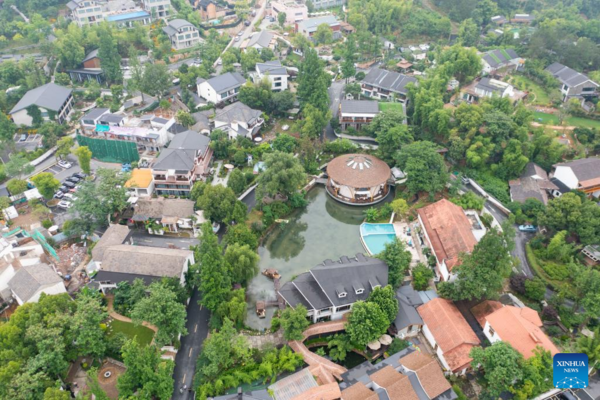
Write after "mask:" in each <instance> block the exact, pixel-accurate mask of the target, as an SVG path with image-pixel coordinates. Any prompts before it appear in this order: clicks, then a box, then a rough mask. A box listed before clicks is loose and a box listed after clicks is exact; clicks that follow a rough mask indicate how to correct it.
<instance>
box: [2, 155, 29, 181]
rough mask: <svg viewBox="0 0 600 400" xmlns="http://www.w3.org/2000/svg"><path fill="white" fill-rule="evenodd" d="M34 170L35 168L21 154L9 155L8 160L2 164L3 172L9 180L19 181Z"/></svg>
mask: <svg viewBox="0 0 600 400" xmlns="http://www.w3.org/2000/svg"><path fill="white" fill-rule="evenodd" d="M34 170H35V167H34V166H33V165H31V164H30V163H29V160H28V159H27V158H25V156H23V155H22V154H13V155H11V157H10V160H8V162H7V163H6V164H4V171H6V174H7V175H8V176H10V177H11V178H17V179H21V178H22V177H23V176H24V175H29V174H31V173H32V172H33V171H34Z"/></svg>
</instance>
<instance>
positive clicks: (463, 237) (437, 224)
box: [417, 199, 486, 281]
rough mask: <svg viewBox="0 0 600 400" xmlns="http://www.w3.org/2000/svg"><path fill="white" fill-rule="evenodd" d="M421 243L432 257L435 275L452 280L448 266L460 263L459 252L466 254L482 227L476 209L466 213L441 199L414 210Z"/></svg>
mask: <svg viewBox="0 0 600 400" xmlns="http://www.w3.org/2000/svg"><path fill="white" fill-rule="evenodd" d="M417 213H418V218H419V224H420V225H421V228H422V229H421V230H422V233H423V236H424V237H423V241H424V242H425V245H426V246H427V247H429V248H430V249H431V254H433V256H435V259H436V271H435V272H436V275H437V278H438V279H441V280H443V281H452V280H454V279H456V275H455V274H453V273H452V269H453V268H454V267H456V266H458V265H460V262H461V261H460V255H461V254H463V253H470V252H472V251H473V249H474V248H475V245H476V244H477V241H478V240H479V239H481V238H482V237H483V235H485V232H486V229H485V228H484V227H483V224H482V223H481V221H480V220H479V217H478V216H477V213H476V212H470V213H468V214H467V213H466V212H465V211H464V210H463V209H462V208H461V207H459V206H457V205H456V204H454V203H452V202H450V201H448V200H446V199H442V200H440V201H437V202H435V203H433V204H430V205H428V206H426V207H423V208H420V209H418V210H417Z"/></svg>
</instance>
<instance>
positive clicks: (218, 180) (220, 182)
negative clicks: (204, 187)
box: [212, 161, 233, 187]
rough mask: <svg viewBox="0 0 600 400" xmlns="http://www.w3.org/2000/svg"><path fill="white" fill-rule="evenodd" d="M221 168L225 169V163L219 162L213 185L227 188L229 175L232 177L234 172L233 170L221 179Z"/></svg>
mask: <svg viewBox="0 0 600 400" xmlns="http://www.w3.org/2000/svg"><path fill="white" fill-rule="evenodd" d="M221 168H224V167H223V161H217V169H216V171H215V175H214V179H213V181H212V185H213V186H217V185H223V186H225V187H227V181H229V175H231V171H233V170H229V171H227V175H225V178H220V177H219V173H220V172H221Z"/></svg>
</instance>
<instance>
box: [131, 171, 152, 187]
mask: <svg viewBox="0 0 600 400" xmlns="http://www.w3.org/2000/svg"><path fill="white" fill-rule="evenodd" d="M151 183H152V170H151V169H149V168H143V169H141V168H135V169H134V170H133V171H131V178H129V180H128V181H127V182H126V183H125V187H128V188H141V189H143V188H147V187H148V186H150V184H151Z"/></svg>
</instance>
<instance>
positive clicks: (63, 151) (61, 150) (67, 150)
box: [54, 136, 75, 160]
mask: <svg viewBox="0 0 600 400" xmlns="http://www.w3.org/2000/svg"><path fill="white" fill-rule="evenodd" d="M73 145H75V141H74V140H73V138H72V137H69V136H65V137H63V138H60V139H59V141H58V142H56V153H54V156H55V157H56V158H57V159H59V160H64V159H65V158H66V157H67V156H68V155H69V154H71V147H73Z"/></svg>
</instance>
